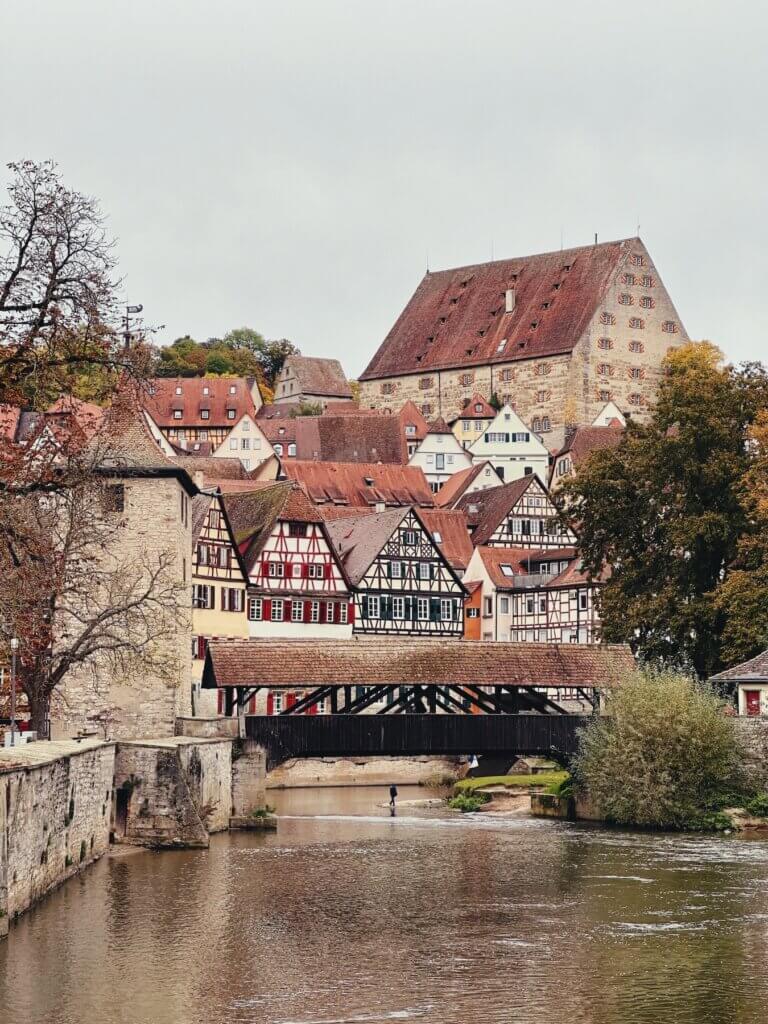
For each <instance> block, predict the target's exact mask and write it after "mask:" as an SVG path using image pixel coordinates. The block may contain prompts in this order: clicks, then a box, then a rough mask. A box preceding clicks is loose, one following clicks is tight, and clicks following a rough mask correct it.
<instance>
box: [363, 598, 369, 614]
mask: <svg viewBox="0 0 768 1024" xmlns="http://www.w3.org/2000/svg"><path fill="white" fill-rule="evenodd" d="M363 618H364V619H367V618H368V598H367V596H365V595H363Z"/></svg>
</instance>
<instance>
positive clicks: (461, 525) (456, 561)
mask: <svg viewBox="0 0 768 1024" xmlns="http://www.w3.org/2000/svg"><path fill="white" fill-rule="evenodd" d="M419 515H420V516H421V520H422V522H423V523H424V525H425V526H426V528H427V530H429V533H430V535H431V537H432V540H433V541H434V542H435V544H437V546H438V547H439V548H440V551H441V552H442V554H443V558H444V559H445V560H446V562H447V563H448V564H449V565H450V567H451V568H452V569H456V570H457V571H458V572H463V571H464V570H465V569H466V568H467V566H468V565H469V560H470V559H471V558H472V552H473V550H474V548H473V547H472V541H471V539H470V536H469V531H468V530H467V517H466V516H465V515H464V513H463V512H454V511H451V510H449V509H444V508H423V509H421V510H420V512H419Z"/></svg>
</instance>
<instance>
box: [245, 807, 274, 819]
mask: <svg viewBox="0 0 768 1024" xmlns="http://www.w3.org/2000/svg"><path fill="white" fill-rule="evenodd" d="M274 813H275V808H274V807H270V806H269V804H266V805H265V806H264V807H257V808H256V810H254V811H251V817H252V818H267V817H269V815H270V814H274Z"/></svg>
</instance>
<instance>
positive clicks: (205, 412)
mask: <svg viewBox="0 0 768 1024" xmlns="http://www.w3.org/2000/svg"><path fill="white" fill-rule="evenodd" d="M210 418H211V410H210V409H201V410H200V419H201V420H209V419H210Z"/></svg>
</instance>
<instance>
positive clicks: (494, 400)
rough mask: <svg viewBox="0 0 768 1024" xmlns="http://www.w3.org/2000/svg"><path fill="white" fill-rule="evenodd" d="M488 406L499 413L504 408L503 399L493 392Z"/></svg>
mask: <svg viewBox="0 0 768 1024" xmlns="http://www.w3.org/2000/svg"><path fill="white" fill-rule="evenodd" d="M488 405H490V407H491V408H492V409H495V410H496V412H499V411H500V410H501V409H502V408H503V406H502V403H501V399H500V398H499V395H498V393H497V392H496V391H494V392H492V394H491V397H490V398H489V399H488Z"/></svg>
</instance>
